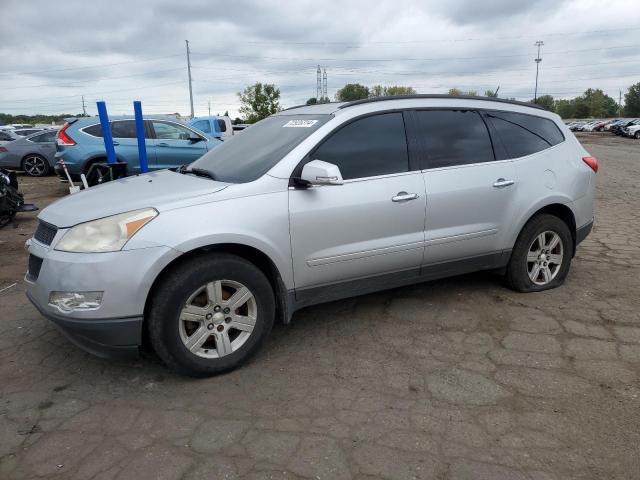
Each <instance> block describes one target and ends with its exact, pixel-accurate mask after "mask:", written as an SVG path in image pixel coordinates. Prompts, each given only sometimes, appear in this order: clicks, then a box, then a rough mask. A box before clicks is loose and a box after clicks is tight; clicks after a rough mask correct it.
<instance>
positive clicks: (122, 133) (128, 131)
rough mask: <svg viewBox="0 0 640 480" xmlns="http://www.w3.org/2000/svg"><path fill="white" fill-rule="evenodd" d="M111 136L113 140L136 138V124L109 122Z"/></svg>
mask: <svg viewBox="0 0 640 480" xmlns="http://www.w3.org/2000/svg"><path fill="white" fill-rule="evenodd" d="M100 133H102V131H100ZM111 136H112V137H113V138H137V135H136V122H135V121H134V120H121V121H116V122H111Z"/></svg>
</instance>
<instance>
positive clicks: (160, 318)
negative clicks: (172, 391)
mask: <svg viewBox="0 0 640 480" xmlns="http://www.w3.org/2000/svg"><path fill="white" fill-rule="evenodd" d="M151 302H152V303H151V307H150V309H149V315H148V318H147V321H148V331H149V338H150V341H151V345H152V346H153V348H154V349H155V351H156V353H157V354H158V355H159V356H160V358H162V360H163V361H164V362H165V363H166V364H167V365H168V366H169V367H171V368H172V369H174V370H176V371H178V372H179V373H183V374H186V375H191V376H196V377H201V376H208V375H215V374H219V373H223V372H227V371H230V370H233V369H234V368H237V367H239V366H240V365H242V364H243V363H244V362H245V361H246V360H247V359H248V358H249V357H250V356H251V355H252V354H253V353H255V352H256V351H257V350H258V348H259V347H260V345H261V344H262V343H263V341H264V340H265V338H266V337H267V336H268V335H269V332H270V331H271V327H272V326H273V321H274V316H275V300H274V294H273V290H272V288H271V284H270V283H269V280H268V279H267V278H266V276H265V275H264V273H262V271H261V270H260V269H258V268H257V267H255V266H254V265H253V264H251V263H250V262H248V261H247V260H245V259H243V258H240V257H237V256H235V255H230V254H225V253H220V254H211V255H207V256H200V257H195V258H192V259H190V260H188V261H186V262H184V263H182V264H180V265H179V266H178V267H177V268H175V269H174V270H173V271H171V272H170V273H169V274H168V275H166V276H165V277H164V278H163V279H162V281H161V282H160V283H159V285H158V286H157V287H156V289H155V292H153V296H152V298H151Z"/></svg>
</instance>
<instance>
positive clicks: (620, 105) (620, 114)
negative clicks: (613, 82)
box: [618, 90, 622, 117]
mask: <svg viewBox="0 0 640 480" xmlns="http://www.w3.org/2000/svg"><path fill="white" fill-rule="evenodd" d="M618 116H619V117H621V116H622V90H618Z"/></svg>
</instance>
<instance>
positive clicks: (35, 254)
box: [25, 95, 598, 376]
mask: <svg viewBox="0 0 640 480" xmlns="http://www.w3.org/2000/svg"><path fill="white" fill-rule="evenodd" d="M407 133H409V134H407ZM71 135H76V134H75V133H72V134H71ZM597 170H598V163H597V160H596V159H595V158H593V157H591V156H590V155H589V153H588V152H587V151H585V149H584V148H583V147H582V146H581V145H580V143H579V142H578V141H577V140H576V138H575V137H574V135H573V134H572V133H571V132H570V131H569V130H568V129H567V128H566V127H565V126H564V125H563V124H562V122H561V120H560V117H559V116H558V115H556V114H554V113H551V112H547V111H545V110H542V109H538V108H536V107H534V106H532V105H531V104H525V103H516V102H509V101H506V100H502V101H499V100H497V99H493V98H487V97H477V98H472V97H466V98H462V97H451V96H446V95H432V96H415V97H399V98H395V99H394V98H393V97H389V98H377V99H369V100H361V101H355V102H351V103H341V104H335V103H333V104H320V105H313V106H302V107H298V108H292V109H289V110H286V111H283V112H279V113H277V114H275V115H272V116H270V117H268V118H266V119H264V120H262V121H260V122H258V123H256V124H255V125H252V126H251V127H250V128H249V129H247V131H246V132H244V133H243V134H242V135H238V136H234V137H232V138H230V139H229V140H227V141H225V142H224V143H223V144H222V145H220V146H219V147H217V148H215V149H213V150H212V151H211V152H209V153H207V154H206V155H205V156H203V157H202V158H201V159H199V160H198V161H196V162H194V163H193V164H192V165H190V166H189V167H188V168H183V169H177V170H176V171H170V170H164V171H161V172H152V173H150V174H148V175H141V176H138V177H131V178H126V179H123V180H117V181H115V182H110V183H108V184H106V185H104V186H101V187H100V188H90V189H88V190H85V191H82V192H80V193H78V194H76V195H69V196H67V197H65V198H63V199H60V200H58V201H57V202H55V203H53V204H51V205H50V206H48V207H47V208H45V209H44V210H43V211H42V212H41V213H40V215H39V220H40V224H39V226H38V229H37V230H36V233H35V236H34V238H33V239H31V240H30V241H29V254H30V255H29V267H28V268H29V269H28V272H27V275H26V277H25V283H26V290H27V295H28V297H29V299H30V300H31V301H32V302H33V304H34V305H35V306H36V307H37V308H38V310H39V311H40V312H41V313H42V314H43V315H44V316H46V317H47V318H49V319H50V320H51V321H52V322H54V323H56V324H57V325H58V326H59V327H60V328H61V329H62V330H63V331H65V332H66V334H67V336H68V337H69V338H71V339H73V341H74V342H75V343H77V344H79V345H81V346H83V347H84V348H85V349H87V350H88V351H90V352H93V353H97V354H100V355H103V356H109V355H111V356H113V355H131V354H135V353H136V352H137V351H138V346H139V345H141V344H142V343H143V338H144V339H145V343H147V342H146V340H148V341H149V342H148V343H149V344H150V345H151V346H152V347H153V348H154V349H155V351H156V353H157V354H158V355H159V356H160V358H162V359H163V360H164V362H165V363H166V364H167V365H168V366H170V367H171V368H173V369H175V370H177V371H179V372H181V373H184V374H189V375H194V376H204V375H212V374H217V373H222V372H225V371H228V370H231V369H233V368H236V367H238V366H239V365H241V364H243V363H244V362H245V361H246V360H247V359H248V358H249V357H250V356H251V355H252V354H253V353H255V352H256V350H257V349H258V348H259V347H260V345H261V344H262V343H263V342H264V340H265V339H266V337H267V336H268V335H269V332H270V331H271V328H272V326H273V324H274V321H275V320H276V318H277V319H279V320H281V321H283V322H289V321H290V319H291V316H292V315H293V313H294V312H295V311H296V310H298V309H300V308H303V307H305V306H308V305H312V304H316V303H321V302H327V301H331V300H335V299H339V298H346V297H351V296H355V295H361V294H364V293H371V292H375V291H379V290H384V289H388V288H393V287H400V286H406V285H410V284H413V283H418V282H424V281H427V280H433V279H437V278H442V277H447V276H452V275H458V274H462V273H467V272H472V271H478V270H501V271H503V272H504V274H505V279H506V282H507V284H508V285H509V286H510V287H511V288H513V289H515V290H517V291H520V292H539V291H542V290H547V289H550V288H555V287H558V286H560V285H562V284H563V282H564V281H565V279H566V278H567V275H568V274H569V269H570V265H571V260H572V258H573V256H574V254H575V251H576V247H577V246H578V245H579V244H580V242H581V241H582V240H583V239H584V238H585V237H586V236H587V235H588V234H589V232H590V231H591V227H592V224H593V195H594V188H595V180H596V179H595V173H596V171H597ZM492 288H493V287H492ZM544 298H546V297H536V298H535V299H534V300H535V301H538V300H540V299H543V300H544ZM59 348H63V349H64V348H67V347H66V346H60V347H59Z"/></svg>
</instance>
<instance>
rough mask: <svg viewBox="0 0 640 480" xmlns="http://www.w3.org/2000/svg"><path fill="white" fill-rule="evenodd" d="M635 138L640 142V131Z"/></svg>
mask: <svg viewBox="0 0 640 480" xmlns="http://www.w3.org/2000/svg"><path fill="white" fill-rule="evenodd" d="M633 138H635V139H636V140H640V130H639V131H637V132H636V133H635V135H634V136H633Z"/></svg>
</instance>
